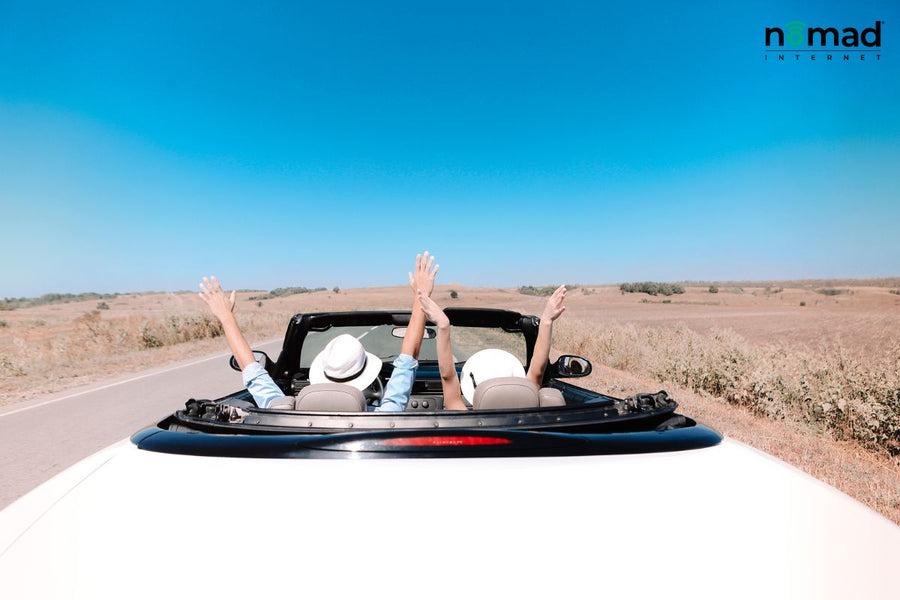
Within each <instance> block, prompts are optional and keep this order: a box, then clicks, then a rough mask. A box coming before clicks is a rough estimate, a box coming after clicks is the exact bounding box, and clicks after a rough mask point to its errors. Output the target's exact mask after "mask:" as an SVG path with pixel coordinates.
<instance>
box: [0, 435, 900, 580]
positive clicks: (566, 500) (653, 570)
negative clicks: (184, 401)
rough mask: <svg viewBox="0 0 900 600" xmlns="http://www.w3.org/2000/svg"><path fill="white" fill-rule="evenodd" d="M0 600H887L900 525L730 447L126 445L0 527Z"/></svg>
mask: <svg viewBox="0 0 900 600" xmlns="http://www.w3.org/2000/svg"><path fill="white" fill-rule="evenodd" d="M0 532H2V533H0V535H2V537H0V543H2V546H0V589H2V590H3V594H2V595H3V597H4V598H126V597H127V598H144V597H146V598H150V597H159V596H161V595H164V596H169V595H170V594H173V593H174V594H175V595H176V596H178V597H189V596H194V597H198V598H202V597H216V598H237V597H247V596H251V595H252V596H263V597H264V596H267V595H271V596H274V595H278V596H285V595H287V596H293V595H297V596H305V595H313V594H314V595H318V594H320V593H329V594H332V595H338V596H342V597H344V596H359V597H363V596H365V597H371V596H375V597H379V596H390V597H392V598H421V597H451V596H454V597H460V596H463V597H473V596H474V597H486V596H502V597H520V598H538V597H541V598H546V597H566V596H576V595H578V596H581V595H591V596H593V595H598V596H601V597H602V596H605V595H613V594H616V595H625V596H628V597H635V596H643V597H656V596H662V595H665V596H666V597H688V596H690V597H707V598H708V597H733V598H848V597H857V598H889V597H896V593H897V586H896V582H895V579H894V577H893V575H892V572H893V570H894V569H895V567H896V565H897V564H898V561H900V528H898V527H897V526H896V525H894V524H893V523H891V522H889V521H887V520H886V519H884V518H883V517H881V516H880V515H878V514H876V513H875V512H873V511H871V510H869V509H868V508H866V507H864V506H863V505H861V504H859V503H858V502H856V501H854V500H852V499H851V498H849V497H847V496H845V495H844V494H842V493H840V492H838V491H836V490H834V489H833V488H831V487H829V486H827V485H825V484H823V483H821V482H818V481H816V480H814V479H813V478H811V477H809V476H807V475H805V474H803V473H801V472H799V471H797V470H796V469H793V468H792V467H789V466H787V465H786V464H784V463H782V462H780V461H778V460H776V459H773V458H772V457H769V456H767V455H765V454H762V453H759V452H757V451H755V450H753V449H751V448H749V447H746V446H744V445H742V444H739V443H737V442H734V441H731V440H727V439H726V440H725V441H723V442H722V443H721V444H719V445H717V446H713V447H710V448H705V449H701V450H688V451H682V452H663V453H655V454H635V455H616V456H566V457H528V458H442V459H382V460H352V459H349V460H315V459H266V458H220V457H201V456H184V455H173V454H166V453H158V452H147V451H143V450H140V449H138V448H137V447H136V446H135V445H133V444H131V443H128V442H123V443H120V444H118V445H116V446H114V447H112V448H110V449H107V450H105V451H103V452H101V453H99V454H98V455H95V456H93V457H90V458H88V459H86V460H85V461H83V462H82V463H79V465H76V467H74V468H73V469H72V470H70V471H66V472H65V473H63V474H61V475H59V476H57V477H56V478H54V479H52V480H50V481H49V482H47V483H45V484H44V485H42V486H41V487H39V488H37V489H36V490H35V491H33V492H31V493H30V494H28V495H27V496H25V497H23V498H22V499H20V500H18V501H17V502H15V503H14V504H13V505H11V506H10V507H9V508H7V509H6V510H5V511H3V512H2V513H0Z"/></svg>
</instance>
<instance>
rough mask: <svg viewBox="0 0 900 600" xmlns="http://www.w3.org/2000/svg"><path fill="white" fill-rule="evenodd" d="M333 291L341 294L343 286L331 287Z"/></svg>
mask: <svg viewBox="0 0 900 600" xmlns="http://www.w3.org/2000/svg"><path fill="white" fill-rule="evenodd" d="M331 291H332V292H334V293H335V294H339V293H340V292H341V288H339V287H338V286H334V287H333V288H331Z"/></svg>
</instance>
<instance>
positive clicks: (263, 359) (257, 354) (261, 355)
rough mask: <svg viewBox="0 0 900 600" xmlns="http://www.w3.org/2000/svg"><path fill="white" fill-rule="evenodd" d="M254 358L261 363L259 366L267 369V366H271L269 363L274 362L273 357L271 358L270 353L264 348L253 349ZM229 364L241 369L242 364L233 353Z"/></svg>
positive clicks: (236, 369) (237, 369)
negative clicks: (263, 349)
mask: <svg viewBox="0 0 900 600" xmlns="http://www.w3.org/2000/svg"><path fill="white" fill-rule="evenodd" d="M253 360H255V361H256V362H258V363H259V366H261V367H262V368H263V370H266V367H267V366H269V363H271V362H272V359H271V358H269V355H268V354H266V353H265V352H263V351H262V350H254V351H253ZM228 364H229V365H230V366H231V368H232V369H234V370H235V371H240V370H241V366H240V365H239V364H238V361H237V359H236V358H235V357H234V355H232V357H231V358H230V359H229V360H228Z"/></svg>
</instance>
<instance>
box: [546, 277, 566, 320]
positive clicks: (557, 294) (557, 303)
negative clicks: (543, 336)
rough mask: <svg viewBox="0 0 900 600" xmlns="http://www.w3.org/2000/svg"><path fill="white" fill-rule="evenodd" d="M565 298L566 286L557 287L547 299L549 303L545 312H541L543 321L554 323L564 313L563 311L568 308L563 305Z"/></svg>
mask: <svg viewBox="0 0 900 600" xmlns="http://www.w3.org/2000/svg"><path fill="white" fill-rule="evenodd" d="M565 300H566V286H564V285H561V286H559V287H558V288H556V290H554V291H553V293H552V294H551V295H550V298H548V299H547V304H546V305H545V306H544V312H543V313H541V322H542V323H543V322H547V323H552V322H553V321H555V320H556V319H558V318H559V315H561V314H563V311H564V310H566V307H565V306H563V302H565Z"/></svg>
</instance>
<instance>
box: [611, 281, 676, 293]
mask: <svg viewBox="0 0 900 600" xmlns="http://www.w3.org/2000/svg"><path fill="white" fill-rule="evenodd" d="M619 289H620V290H622V291H623V292H627V293H629V294H634V293H643V294H650V295H651V296H656V295H657V294H662V295H663V296H671V295H672V294H683V293H684V288H683V287H682V286H680V285H678V284H677V283H657V282H655V281H644V282H640V283H623V284H622V285H620V286H619Z"/></svg>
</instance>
